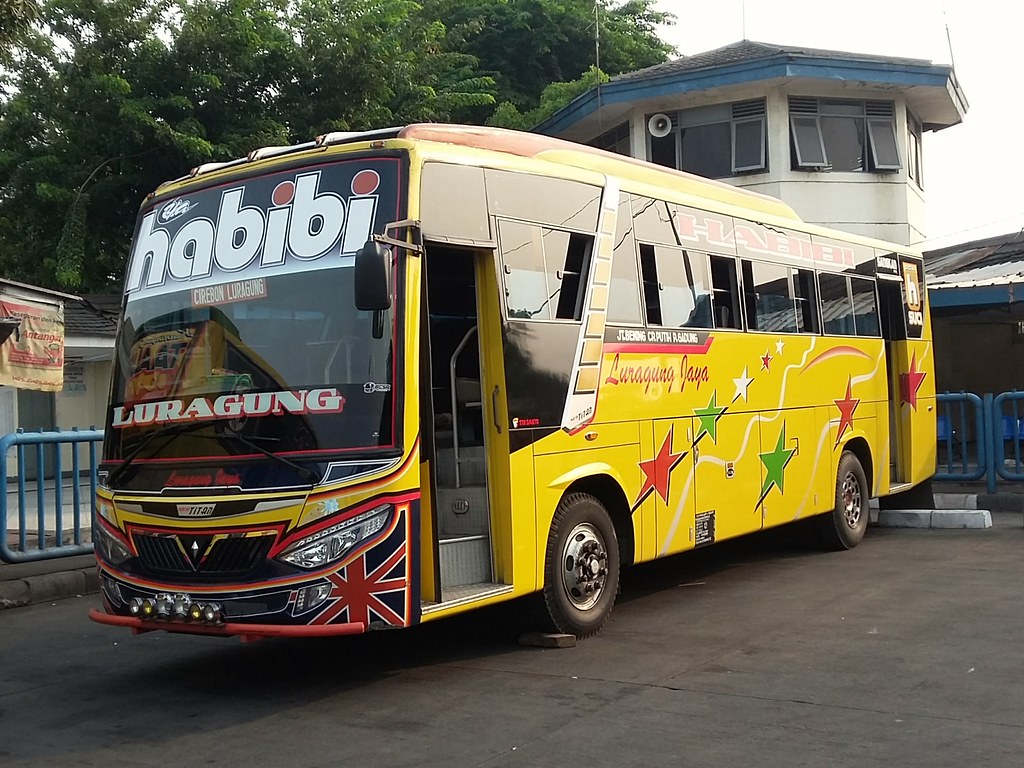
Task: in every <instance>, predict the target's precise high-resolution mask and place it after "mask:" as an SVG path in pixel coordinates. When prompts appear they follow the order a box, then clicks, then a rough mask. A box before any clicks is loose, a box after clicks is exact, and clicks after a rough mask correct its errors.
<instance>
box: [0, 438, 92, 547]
mask: <svg viewBox="0 0 1024 768" xmlns="http://www.w3.org/2000/svg"><path fill="white" fill-rule="evenodd" d="M102 440H103V432H102V430H98V429H83V430H79V429H72V430H67V431H55V432H23V431H21V430H18V431H17V432H13V433H11V434H9V435H5V436H4V437H2V438H0V457H2V459H3V461H4V462H6V461H7V457H8V453H9V452H10V450H11V448H12V447H14V448H15V449H16V453H17V457H18V468H17V473H16V475H15V477H16V482H17V487H16V488H15V489H14V490H13V491H12V489H11V487H10V481H9V480H8V477H7V471H6V464H5V466H4V467H3V470H4V471H2V472H0V505H2V506H3V509H2V511H0V560H2V561H3V562H6V563H25V562H30V561H33V560H44V559H48V558H52V557H64V556H67V555H84V554H88V553H90V552H92V550H93V548H92V541H91V532H92V525H93V520H92V510H93V498H94V497H95V495H96V469H97V466H98V458H97V455H96V446H97V444H98V443H99V442H101V441H102ZM47 446H53V448H52V449H50V450H47ZM65 450H67V452H69V453H70V454H71V462H70V468H67V467H66V466H65V462H64V458H63V454H64V453H65ZM82 452H84V453H85V454H86V456H87V462H88V466H87V468H86V467H85V466H83V463H84V462H83V460H82V458H83V457H82V456H81V455H80V454H81V453H82ZM47 455H49V456H50V459H51V460H50V461H47ZM30 459H34V463H33V461H30ZM86 471H87V472H88V474H86ZM32 474H34V475H35V480H34V481H33V480H31V479H28V478H29V475H32ZM66 474H68V475H69V476H70V484H71V493H70V499H69V498H67V496H66V494H65V489H64V482H65V480H66V479H67V478H65V475H66ZM48 477H52V478H53V483H52V487H49V484H48V482H47V478H48ZM85 481H87V482H88V493H87V494H86V495H87V498H85V499H83V498H82V496H83V493H82V484H83V482H85ZM33 482H34V484H35V487H34V488H32V487H30V486H31V484H32V483H33ZM15 501H16V503H17V518H16V520H15V521H14V522H13V524H12V522H11V516H12V512H13V509H12V507H13V503H12V502H15ZM84 525H87V526H88V529H87V532H88V533H89V534H90V535H89V536H88V537H87V536H86V535H85V533H86V531H84V530H83V528H84ZM69 529H70V530H69ZM86 538H89V539H90V540H89V541H86Z"/></svg>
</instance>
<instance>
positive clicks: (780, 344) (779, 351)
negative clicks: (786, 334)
mask: <svg viewBox="0 0 1024 768" xmlns="http://www.w3.org/2000/svg"><path fill="white" fill-rule="evenodd" d="M784 346H786V342H784V341H783V340H782V339H779V340H778V341H776V342H775V354H776V355H781V354H782V348H783V347H784Z"/></svg>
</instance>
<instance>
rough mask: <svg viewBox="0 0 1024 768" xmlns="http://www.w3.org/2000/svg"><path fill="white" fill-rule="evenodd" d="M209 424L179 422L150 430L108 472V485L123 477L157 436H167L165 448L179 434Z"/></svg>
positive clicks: (203, 422) (206, 422)
mask: <svg viewBox="0 0 1024 768" xmlns="http://www.w3.org/2000/svg"><path fill="white" fill-rule="evenodd" d="M208 424H209V422H208V421H190V422H189V423H187V424H179V425H178V426H176V427H168V428H167V429H161V430H157V431H155V432H150V433H149V434H148V435H146V436H145V437H144V438H142V440H141V442H140V443H139V444H138V445H136V446H135V448H134V449H132V452H131V453H129V454H128V455H127V456H125V457H124V458H123V459H121V463H120V464H118V465H117V466H116V467H114V468H113V469H112V470H110V472H108V473H107V485H108V486H111V487H112V486H113V484H114V483H115V482H116V481H117V480H118V479H119V478H120V477H121V475H122V474H124V472H125V470H127V469H128V467H130V466H131V465H132V462H134V461H135V459H137V458H138V456H139V454H140V453H142V449H143V448H145V447H146V446H147V445H149V444H150V443H152V442H153V441H154V440H156V438H158V437H166V438H167V442H166V443H164V444H163V445H162V446H160V447H161V448H164V447H166V446H167V444H168V443H170V442H171V440H173V439H174V438H176V437H177V436H178V435H183V434H185V433H186V432H194V431H196V430H197V429H201V428H202V427H205V426H207V425H208Z"/></svg>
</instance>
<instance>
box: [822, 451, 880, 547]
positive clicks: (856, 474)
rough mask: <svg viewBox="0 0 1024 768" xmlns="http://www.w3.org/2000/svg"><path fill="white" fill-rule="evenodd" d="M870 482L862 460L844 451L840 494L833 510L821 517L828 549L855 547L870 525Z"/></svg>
mask: <svg viewBox="0 0 1024 768" xmlns="http://www.w3.org/2000/svg"><path fill="white" fill-rule="evenodd" d="M869 514H870V511H869V509H868V482H867V478H866V477H865V475H864V468H863V467H862V466H861V465H860V460H859V459H858V458H857V457H856V456H855V455H854V454H853V453H851V452H849V451H843V455H842V456H840V457H839V470H838V471H837V472H836V498H835V506H834V507H833V509H832V513H831V514H826V515H822V516H820V517H819V518H818V519H817V521H816V522H817V529H818V536H819V538H820V539H821V542H822V544H823V545H824V546H825V547H826V548H827V549H832V550H844V549H853V548H854V547H855V546H857V545H858V544H860V542H861V539H863V538H864V533H865V532H866V531H867V529H868V516H869Z"/></svg>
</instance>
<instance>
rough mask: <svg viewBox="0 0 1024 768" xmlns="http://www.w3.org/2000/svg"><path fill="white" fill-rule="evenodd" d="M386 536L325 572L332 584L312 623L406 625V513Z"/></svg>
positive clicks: (407, 576) (407, 578)
mask: <svg viewBox="0 0 1024 768" xmlns="http://www.w3.org/2000/svg"><path fill="white" fill-rule="evenodd" d="M401 518H402V519H401V520H399V523H398V525H396V526H395V527H394V529H393V530H392V532H391V533H390V534H389V535H388V537H387V538H386V539H385V540H384V541H382V542H381V543H380V544H378V545H377V546H375V547H372V548H370V549H369V550H367V551H366V552H364V553H363V554H362V555H361V556H359V557H357V558H356V559H355V560H352V561H350V562H349V563H347V564H346V565H345V566H344V567H343V568H341V569H339V570H338V571H337V572H336V573H332V574H330V575H329V576H327V580H328V581H329V582H330V585H331V592H330V595H328V597H327V602H326V603H325V608H324V609H323V611H322V612H321V613H320V614H319V615H318V616H317V617H316V618H315V619H314V620H313V622H312V623H313V624H330V623H333V622H339V621H340V622H361V623H363V624H364V625H365V626H366V627H367V628H369V626H370V625H371V624H372V623H374V622H384V623H385V624H389V625H391V626H393V627H404V626H407V625H408V616H409V569H408V564H409V553H408V539H407V536H406V534H407V531H406V520H407V513H405V512H403V513H402V514H401Z"/></svg>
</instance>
